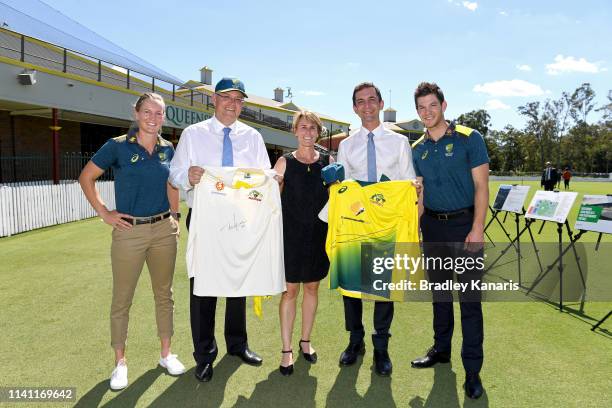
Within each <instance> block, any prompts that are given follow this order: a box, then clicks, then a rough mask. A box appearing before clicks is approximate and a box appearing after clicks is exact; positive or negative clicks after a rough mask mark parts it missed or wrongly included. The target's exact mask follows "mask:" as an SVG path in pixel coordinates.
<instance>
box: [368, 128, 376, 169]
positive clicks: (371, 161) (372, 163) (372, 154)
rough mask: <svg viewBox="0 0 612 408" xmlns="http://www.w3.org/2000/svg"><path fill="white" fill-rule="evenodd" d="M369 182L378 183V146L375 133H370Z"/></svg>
mask: <svg viewBox="0 0 612 408" xmlns="http://www.w3.org/2000/svg"><path fill="white" fill-rule="evenodd" d="M368 181H376V146H375V145H374V133H372V132H370V133H368Z"/></svg>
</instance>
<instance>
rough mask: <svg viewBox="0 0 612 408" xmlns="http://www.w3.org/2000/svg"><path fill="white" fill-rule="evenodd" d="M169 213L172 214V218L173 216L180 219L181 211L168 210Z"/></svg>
mask: <svg viewBox="0 0 612 408" xmlns="http://www.w3.org/2000/svg"><path fill="white" fill-rule="evenodd" d="M170 215H171V216H172V218H174V219H175V220H180V219H181V213H180V212H173V211H170Z"/></svg>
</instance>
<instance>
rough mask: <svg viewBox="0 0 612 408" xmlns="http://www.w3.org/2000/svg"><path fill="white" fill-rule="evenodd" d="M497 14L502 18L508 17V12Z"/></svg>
mask: <svg viewBox="0 0 612 408" xmlns="http://www.w3.org/2000/svg"><path fill="white" fill-rule="evenodd" d="M499 14H500V15H502V16H504V17H508V12H507V11H500V12H499Z"/></svg>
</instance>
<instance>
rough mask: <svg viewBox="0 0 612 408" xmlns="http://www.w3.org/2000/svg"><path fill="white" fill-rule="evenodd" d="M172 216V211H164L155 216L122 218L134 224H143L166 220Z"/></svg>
mask: <svg viewBox="0 0 612 408" xmlns="http://www.w3.org/2000/svg"><path fill="white" fill-rule="evenodd" d="M168 217H170V211H168V212H166V213H163V214H162V215H156V216H155V217H147V218H121V219H122V220H123V221H127V222H128V223H130V224H132V225H141V224H155V223H156V222H157V221H161V220H165V219H166V218H168Z"/></svg>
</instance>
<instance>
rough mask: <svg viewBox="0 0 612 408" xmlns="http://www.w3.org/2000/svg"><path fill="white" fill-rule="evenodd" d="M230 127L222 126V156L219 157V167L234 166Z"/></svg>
mask: <svg viewBox="0 0 612 408" xmlns="http://www.w3.org/2000/svg"><path fill="white" fill-rule="evenodd" d="M231 131H232V129H230V128H228V127H226V128H223V156H222V157H221V167H234V152H233V151H232V139H230V137H229V134H230V132H231Z"/></svg>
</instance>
